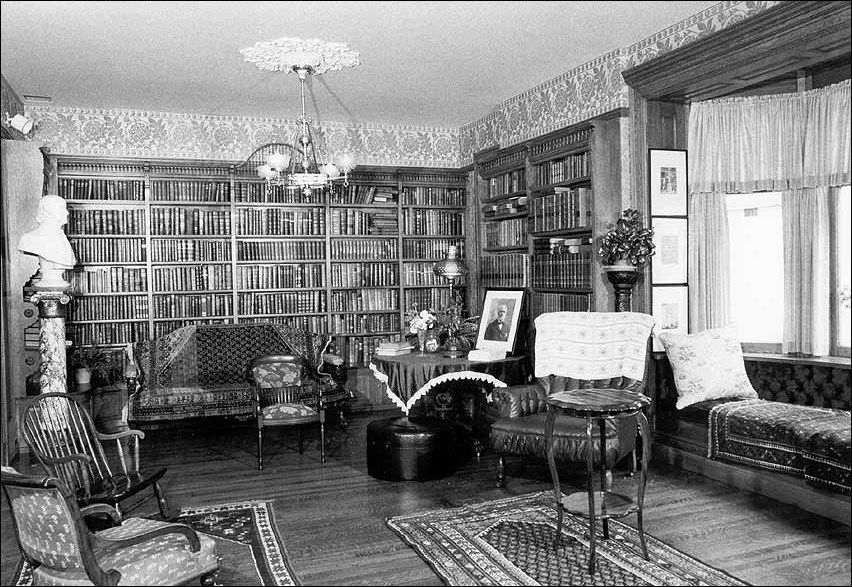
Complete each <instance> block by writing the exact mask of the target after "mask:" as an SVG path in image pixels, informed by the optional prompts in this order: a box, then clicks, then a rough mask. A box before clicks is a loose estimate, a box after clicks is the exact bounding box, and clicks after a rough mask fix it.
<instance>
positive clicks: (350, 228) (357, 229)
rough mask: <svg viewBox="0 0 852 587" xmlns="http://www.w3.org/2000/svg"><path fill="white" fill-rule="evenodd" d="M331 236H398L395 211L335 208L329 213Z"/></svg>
mask: <svg viewBox="0 0 852 587" xmlns="http://www.w3.org/2000/svg"><path fill="white" fill-rule="evenodd" d="M331 234H336V235H359V234H364V235H370V234H399V220H398V218H397V215H396V211H395V210H388V211H383V210H379V211H370V212H367V211H363V210H352V209H348V208H343V209H340V208H335V209H333V210H332V211H331Z"/></svg>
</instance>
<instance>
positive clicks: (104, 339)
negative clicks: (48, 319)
mask: <svg viewBox="0 0 852 587" xmlns="http://www.w3.org/2000/svg"><path fill="white" fill-rule="evenodd" d="M65 332H66V334H67V336H68V338H69V339H71V340H73V341H74V343H75V344H76V345H77V346H86V345H91V344H94V343H98V344H100V345H116V344H126V343H128V342H138V341H140V340H148V338H149V337H148V333H149V329H148V323H147V322H106V323H99V324H91V323H85V322H84V323H77V324H75V323H72V322H71V321H69V322H68V324H67V326H66V329H65Z"/></svg>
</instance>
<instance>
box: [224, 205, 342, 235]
mask: <svg viewBox="0 0 852 587" xmlns="http://www.w3.org/2000/svg"><path fill="white" fill-rule="evenodd" d="M237 233H238V234H242V235H246V234H247V235H275V236H278V235H286V236H292V235H308V236H312V235H320V234H325V212H324V211H323V210H322V209H321V208H302V209H294V210H282V209H280V208H251V209H240V210H238V211H237Z"/></svg>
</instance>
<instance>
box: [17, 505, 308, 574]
mask: <svg viewBox="0 0 852 587" xmlns="http://www.w3.org/2000/svg"><path fill="white" fill-rule="evenodd" d="M177 521H178V522H180V523H182V524H187V525H188V526H190V527H192V528H193V529H195V530H196V531H197V532H203V533H205V534H208V535H210V536H212V537H213V538H215V539H216V546H217V548H218V552H219V557H220V558H221V559H222V562H221V565H220V566H219V570H218V571H216V573H215V574H214V575H213V579H214V584H215V585H298V584H299V583H298V581H297V579H296V576H295V575H294V574H293V570H292V569H291V568H290V563H289V561H288V560H287V553H286V551H285V550H284V544H283V543H282V542H281V538H280V537H279V536H278V531H277V530H276V529H275V520H274V519H273V512H272V503H271V502H268V501H242V502H233V503H225V504H220V505H211V506H205V507H200V508H181V510H180V514H179V516H178V520H177ZM15 585H32V568H31V567H30V566H29V565H28V564H27V563H25V562H22V564H21V565H20V568H19V569H18V572H17V575H16V580H15Z"/></svg>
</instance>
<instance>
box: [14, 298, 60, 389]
mask: <svg viewBox="0 0 852 587" xmlns="http://www.w3.org/2000/svg"><path fill="white" fill-rule="evenodd" d="M24 301H25V302H29V303H31V304H35V305H36V306H37V307H38V317H39V325H40V330H39V351H38V352H39V359H40V361H41V364H40V366H39V373H40V384H41V392H42V393H46V392H62V393H67V392H68V382H67V374H68V368H67V363H66V357H65V307H66V306H67V305H68V303H69V302H70V301H71V295H70V294H69V293H68V290H67V289H61V288H52V287H39V286H35V285H32V283H31V282H27V283H26V284H25V285H24Z"/></svg>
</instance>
